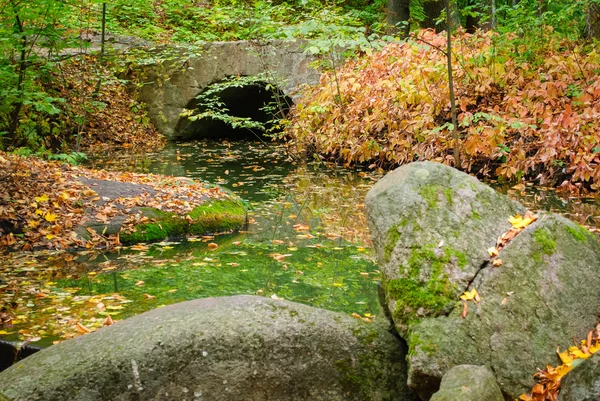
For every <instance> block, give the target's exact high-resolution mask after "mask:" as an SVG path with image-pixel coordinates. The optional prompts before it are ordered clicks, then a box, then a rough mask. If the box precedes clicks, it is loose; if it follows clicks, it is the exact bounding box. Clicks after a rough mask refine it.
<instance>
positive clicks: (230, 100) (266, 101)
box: [175, 81, 293, 140]
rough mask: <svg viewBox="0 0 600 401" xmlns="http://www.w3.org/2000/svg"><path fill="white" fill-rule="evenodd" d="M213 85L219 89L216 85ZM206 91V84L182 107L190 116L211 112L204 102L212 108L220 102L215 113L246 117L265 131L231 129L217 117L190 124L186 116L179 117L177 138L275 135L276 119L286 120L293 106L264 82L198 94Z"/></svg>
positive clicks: (207, 89)
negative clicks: (190, 112)
mask: <svg viewBox="0 0 600 401" xmlns="http://www.w3.org/2000/svg"><path fill="white" fill-rule="evenodd" d="M233 82H235V81H233ZM217 84H218V85H219V86H220V84H219V83H217ZM213 85H214V84H213ZM208 91H210V92H213V91H212V90H211V86H210V85H209V86H208V87H207V88H205V90H204V91H203V92H201V93H200V95H199V96H198V97H196V98H194V99H192V100H191V101H190V102H189V103H188V104H187V105H186V107H185V108H186V109H187V110H193V111H194V114H197V113H198V114H199V113H203V112H205V111H214V110H215V106H207V105H206V104H207V100H208V103H210V104H213V105H214V104H215V103H214V101H215V100H216V101H217V102H219V103H222V106H218V109H219V110H218V111H219V112H221V111H223V112H225V114H227V115H229V116H233V117H244V118H250V119H251V120H252V121H255V122H259V123H261V124H262V125H263V126H264V128H266V129H260V128H251V129H250V128H244V127H237V128H234V127H233V126H232V125H231V124H229V123H227V122H225V121H222V120H220V119H218V118H212V117H202V118H198V119H197V120H195V121H192V120H190V119H189V118H188V117H187V116H182V117H181V118H180V120H179V122H178V124H177V127H176V129H175V131H176V136H177V138H178V139H180V140H194V139H207V138H208V139H227V140H244V139H257V138H263V137H264V136H265V134H266V133H274V132H276V131H274V130H275V128H276V122H277V120H281V119H283V118H285V117H287V114H288V112H289V110H290V107H291V105H292V103H293V102H292V99H291V98H290V97H289V96H287V95H285V94H284V93H283V92H282V91H281V90H280V89H277V88H273V87H272V86H269V85H267V83H265V82H256V81H254V82H251V83H249V84H246V85H241V86H238V85H236V86H233V85H232V86H228V87H225V88H224V89H221V90H217V91H216V92H214V93H211V94H210V95H209V96H203V95H202V94H203V93H205V92H208ZM223 106H224V108H223Z"/></svg>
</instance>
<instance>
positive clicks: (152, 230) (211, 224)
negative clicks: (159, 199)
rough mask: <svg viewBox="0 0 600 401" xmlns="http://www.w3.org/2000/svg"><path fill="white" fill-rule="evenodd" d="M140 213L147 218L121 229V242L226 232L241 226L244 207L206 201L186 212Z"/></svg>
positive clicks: (229, 201)
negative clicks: (129, 228) (135, 224)
mask: <svg viewBox="0 0 600 401" xmlns="http://www.w3.org/2000/svg"><path fill="white" fill-rule="evenodd" d="M139 212H140V213H141V214H142V215H143V216H144V217H147V218H148V219H149V220H150V221H149V222H147V223H143V224H139V225H137V226H135V228H134V231H132V232H121V234H120V240H121V243H123V244H134V243H139V242H153V241H161V240H163V239H165V238H176V237H184V236H186V235H188V234H190V235H202V234H212V233H217V232H227V231H232V230H237V229H240V228H242V227H243V226H244V225H245V224H246V222H247V219H246V208H245V207H244V205H243V204H242V203H241V202H240V201H238V200H235V199H224V200H212V201H207V202H205V203H203V204H201V205H200V206H197V207H196V208H194V209H193V210H192V211H191V212H190V213H188V214H186V215H178V214H176V213H168V212H163V211H161V210H158V209H152V208H141V209H140V210H139Z"/></svg>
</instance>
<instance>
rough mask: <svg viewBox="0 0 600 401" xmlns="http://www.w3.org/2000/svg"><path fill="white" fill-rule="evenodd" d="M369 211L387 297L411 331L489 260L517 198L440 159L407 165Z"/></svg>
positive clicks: (377, 192)
mask: <svg viewBox="0 0 600 401" xmlns="http://www.w3.org/2000/svg"><path fill="white" fill-rule="evenodd" d="M365 206H366V208H365V210H366V213H367V218H368V222H369V228H370V230H371V237H372V239H373V244H374V247H375V251H376V256H377V260H378V264H379V266H380V268H381V271H382V273H383V280H382V285H383V289H384V292H385V298H386V304H387V307H388V308H389V311H390V312H391V314H392V316H393V319H394V323H395V325H396V327H397V328H398V331H399V332H400V333H401V334H402V335H406V333H407V330H408V325H409V322H411V321H414V320H415V319H419V318H423V317H427V316H439V315H444V314H446V313H448V312H449V311H450V310H452V307H453V305H454V302H455V301H456V299H458V296H459V295H460V294H461V293H462V292H463V291H464V290H465V288H466V287H467V285H468V283H470V282H471V280H473V278H474V277H475V275H476V274H477V272H478V271H479V270H480V269H481V267H482V266H483V265H484V264H485V263H487V261H488V260H489V255H488V252H487V249H488V248H489V247H492V246H494V245H495V243H496V239H497V238H498V237H499V236H500V235H501V234H503V233H504V232H506V231H508V230H509V229H510V227H511V226H510V223H509V221H508V218H509V217H510V216H511V215H515V214H518V213H523V212H524V210H525V209H524V208H523V206H521V205H520V204H518V203H516V202H513V201H511V200H510V199H509V198H508V197H506V196H504V195H502V194H499V193H497V192H496V191H494V190H493V189H492V188H490V187H488V186H487V185H484V184H482V183H480V182H479V181H477V179H475V178H473V177H471V176H469V175H467V174H465V173H462V172H460V171H458V170H456V169H453V168H451V167H448V166H445V165H443V164H439V163H432V162H418V163H411V164H408V165H405V166H402V167H400V168H398V169H396V170H394V171H393V172H391V173H389V174H388V175H386V176H385V177H383V178H382V179H381V180H380V181H379V182H377V184H375V185H374V186H373V188H372V189H371V190H370V191H369V193H368V194H367V198H366V202H365Z"/></svg>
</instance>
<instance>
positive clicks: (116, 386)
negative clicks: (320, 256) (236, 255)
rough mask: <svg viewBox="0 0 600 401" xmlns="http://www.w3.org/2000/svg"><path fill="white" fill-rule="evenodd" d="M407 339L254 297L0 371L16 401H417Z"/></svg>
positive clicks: (186, 305) (103, 333)
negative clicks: (410, 382) (407, 359)
mask: <svg viewBox="0 0 600 401" xmlns="http://www.w3.org/2000/svg"><path fill="white" fill-rule="evenodd" d="M405 355H406V349H405V346H404V345H403V343H402V342H401V341H400V340H398V339H397V338H396V337H394V336H393V335H391V334H390V333H388V332H387V331H385V330H382V329H380V328H379V327H378V326H376V325H374V324H369V323H365V322H362V321H361V320H359V319H355V318H353V317H351V316H348V315H345V314H340V313H336V312H330V311H326V310H322V309H317V308H312V307H309V306H306V305H301V304H297V303H292V302H287V301H283V300H272V299H267V298H262V297H254V296H235V297H224V298H208V299H200V300H195V301H189V302H183V303H180V304H175V305H171V306H166V307H163V308H159V309H156V310H153V311H150V312H147V313H143V314H141V315H138V316H135V317H132V318H130V319H126V320H124V321H121V322H117V323H116V324H114V325H112V326H110V327H106V328H103V329H101V330H99V331H97V332H94V333H91V334H88V335H85V336H82V337H78V338H75V339H72V340H68V341H65V342H63V343H60V344H57V345H54V346H52V347H49V348H48V349H46V350H43V351H41V352H38V353H37V354H35V355H32V356H31V357H29V358H27V359H25V360H23V361H21V362H19V363H17V364H16V365H14V366H12V367H11V368H9V369H8V370H6V371H4V372H2V373H0V392H3V393H4V394H6V395H7V396H8V397H11V398H13V399H14V401H63V400H64V401H67V400H68V401H95V400H98V401H100V400H111V401H123V400H136V401H143V400H164V401H167V400H168V401H172V400H181V401H184V400H189V401H200V400H203V401H208V400H211V401H237V400H256V401H258V400H260V401H263V400H278V401H286V400H289V401H292V400H294V401H297V400H307V401H308V400H311V401H319V400H322V401H336V400H339V401H342V400H362V401H365V400H377V401H384V400H397V401H409V400H410V401H415V400H416V399H415V398H414V396H413V395H412V393H410V392H409V390H408V389H407V387H406V364H405Z"/></svg>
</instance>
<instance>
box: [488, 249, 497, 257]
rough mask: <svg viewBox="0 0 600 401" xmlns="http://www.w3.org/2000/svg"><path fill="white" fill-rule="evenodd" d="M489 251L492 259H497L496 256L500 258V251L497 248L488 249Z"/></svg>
mask: <svg viewBox="0 0 600 401" xmlns="http://www.w3.org/2000/svg"><path fill="white" fill-rule="evenodd" d="M487 251H488V253H489V254H490V256H491V257H492V258H495V257H496V256H498V249H497V248H496V247H491V248H488V250H487Z"/></svg>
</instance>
